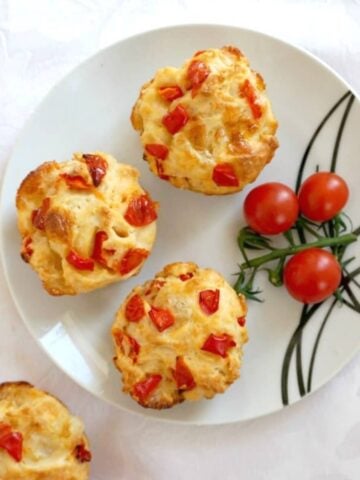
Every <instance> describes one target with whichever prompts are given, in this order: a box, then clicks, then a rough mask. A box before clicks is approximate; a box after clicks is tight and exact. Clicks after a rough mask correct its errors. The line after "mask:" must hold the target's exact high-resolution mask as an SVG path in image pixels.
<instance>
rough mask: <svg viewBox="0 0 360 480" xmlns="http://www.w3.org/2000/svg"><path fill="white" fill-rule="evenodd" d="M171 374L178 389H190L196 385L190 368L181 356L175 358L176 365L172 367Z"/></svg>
mask: <svg viewBox="0 0 360 480" xmlns="http://www.w3.org/2000/svg"><path fill="white" fill-rule="evenodd" d="M172 375H173V377H174V380H175V382H176V385H177V388H178V389H179V390H192V389H193V388H195V387H196V383H195V380H194V377H193V376H192V373H191V370H190V368H189V367H188V366H187V365H186V363H185V361H184V359H183V357H177V358H176V366H175V369H172Z"/></svg>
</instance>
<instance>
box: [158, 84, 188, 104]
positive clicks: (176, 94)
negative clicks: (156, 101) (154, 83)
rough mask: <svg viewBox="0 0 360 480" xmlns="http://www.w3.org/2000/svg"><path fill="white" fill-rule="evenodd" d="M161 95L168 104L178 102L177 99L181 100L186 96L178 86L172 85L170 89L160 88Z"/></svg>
mask: <svg viewBox="0 0 360 480" xmlns="http://www.w3.org/2000/svg"><path fill="white" fill-rule="evenodd" d="M159 94H160V95H161V96H162V98H163V99H164V100H166V101H167V102H172V101H173V100H176V99H177V98H180V97H182V96H183V95H184V94H183V92H182V90H181V88H180V87H179V86H178V85H172V86H170V87H160V88H159Z"/></svg>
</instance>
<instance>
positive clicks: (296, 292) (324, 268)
mask: <svg viewBox="0 0 360 480" xmlns="http://www.w3.org/2000/svg"><path fill="white" fill-rule="evenodd" d="M283 280H284V284H285V287H286V288H287V290H288V292H289V293H290V295H291V296H292V297H294V298H295V299H296V300H298V301H299V302H302V303H319V302H322V301H323V300H325V298H327V297H329V296H330V295H332V294H333V293H334V292H335V290H336V289H337V287H338V286H339V284H340V281H341V267H340V265H339V262H338V261H337V260H336V258H335V257H334V255H332V254H331V253H330V252H328V251H326V250H322V249H321V248H308V249H307V250H303V251H302V252H299V253H297V254H295V255H294V256H293V257H292V258H290V260H289V261H288V262H287V264H286V265H285V268H284V276H283Z"/></svg>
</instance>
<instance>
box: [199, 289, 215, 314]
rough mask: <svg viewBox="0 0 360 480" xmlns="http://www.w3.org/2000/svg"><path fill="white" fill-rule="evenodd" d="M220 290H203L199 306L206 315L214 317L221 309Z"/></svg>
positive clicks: (200, 294)
mask: <svg viewBox="0 0 360 480" xmlns="http://www.w3.org/2000/svg"><path fill="white" fill-rule="evenodd" d="M219 299H220V290H218V289H216V290H203V291H202V292H200V293H199V305H200V308H201V310H202V311H203V312H204V313H205V315H212V314H213V313H215V312H217V310H218V309H219Z"/></svg>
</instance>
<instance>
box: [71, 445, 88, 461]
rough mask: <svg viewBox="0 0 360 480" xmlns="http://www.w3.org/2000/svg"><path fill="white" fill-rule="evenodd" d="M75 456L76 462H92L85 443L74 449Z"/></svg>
mask: <svg viewBox="0 0 360 480" xmlns="http://www.w3.org/2000/svg"><path fill="white" fill-rule="evenodd" d="M74 455H75V458H76V460H78V461H79V462H80V463H85V462H90V461H91V452H90V451H89V450H87V449H86V448H85V445H84V444H83V443H82V444H80V445H76V447H75V449H74Z"/></svg>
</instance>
